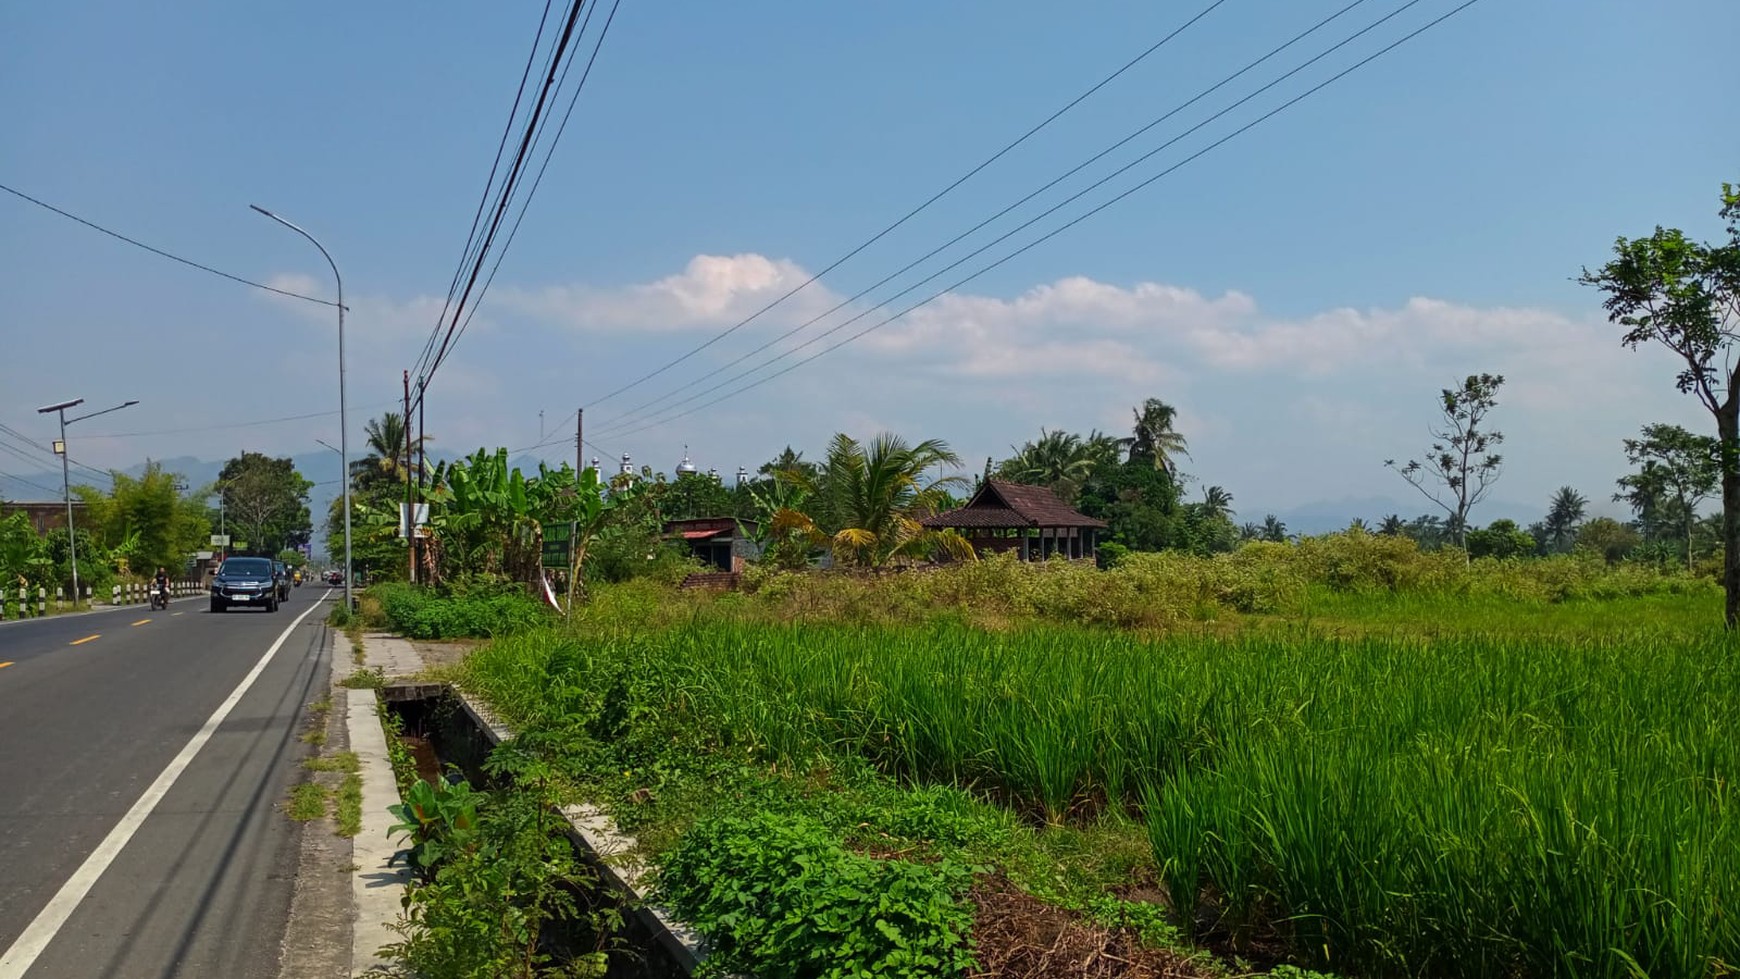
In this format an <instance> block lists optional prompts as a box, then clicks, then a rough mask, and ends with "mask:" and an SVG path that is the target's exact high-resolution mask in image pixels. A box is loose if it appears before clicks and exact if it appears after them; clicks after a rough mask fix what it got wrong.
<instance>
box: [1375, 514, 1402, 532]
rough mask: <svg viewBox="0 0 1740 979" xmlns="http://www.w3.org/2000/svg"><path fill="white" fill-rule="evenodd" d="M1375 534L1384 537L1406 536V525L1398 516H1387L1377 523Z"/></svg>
mask: <svg viewBox="0 0 1740 979" xmlns="http://www.w3.org/2000/svg"><path fill="white" fill-rule="evenodd" d="M1377 532H1378V533H1380V534H1382V535H1383V536H1385V537H1403V536H1406V535H1407V532H1408V523H1407V521H1405V520H1403V519H1402V518H1401V515H1400V514H1395V513H1391V514H1387V515H1386V516H1385V517H1384V518H1383V520H1381V521H1379V522H1378V529H1377Z"/></svg>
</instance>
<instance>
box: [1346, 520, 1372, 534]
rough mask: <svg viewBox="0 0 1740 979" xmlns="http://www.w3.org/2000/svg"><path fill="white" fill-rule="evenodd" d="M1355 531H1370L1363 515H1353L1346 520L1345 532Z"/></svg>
mask: <svg viewBox="0 0 1740 979" xmlns="http://www.w3.org/2000/svg"><path fill="white" fill-rule="evenodd" d="M1355 531H1358V532H1359V533H1362V534H1369V533H1371V528H1370V527H1368V526H1366V523H1365V518H1364V517H1354V518H1353V519H1352V520H1349V521H1348V522H1347V532H1348V533H1350V534H1351V533H1353V532H1355Z"/></svg>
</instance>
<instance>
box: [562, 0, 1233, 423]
mask: <svg viewBox="0 0 1740 979" xmlns="http://www.w3.org/2000/svg"><path fill="white" fill-rule="evenodd" d="M1225 2H1226V0H1214V2H1213V3H1210V4H1209V5H1208V6H1206V7H1204V8H1203V9H1202V10H1200V11H1198V12H1197V13H1196V15H1195V16H1194V17H1191V18H1190V19H1189V20H1187V21H1185V22H1184V23H1183V24H1181V25H1179V26H1178V27H1177V28H1176V29H1174V30H1173V31H1172V32H1171V33H1170V34H1167V35H1166V36H1165V37H1162V38H1161V39H1160V40H1158V41H1156V42H1154V43H1153V44H1152V45H1150V46H1149V47H1148V49H1147V50H1145V51H1143V52H1142V53H1141V54H1138V55H1136V56H1135V57H1134V58H1131V59H1130V60H1129V61H1127V62H1125V63H1124V64H1123V65H1122V66H1121V67H1119V68H1118V70H1116V71H1114V72H1112V73H1111V74H1110V75H1107V76H1106V77H1104V78H1102V79H1100V80H1099V81H1098V82H1096V83H1094V85H1093V86H1092V87H1090V88H1089V89H1088V90H1087V91H1085V92H1083V93H1081V94H1080V95H1077V96H1076V97H1075V98H1073V99H1071V100H1070V101H1069V102H1068V103H1067V104H1066V105H1064V106H1063V108H1061V109H1058V110H1057V111H1056V112H1053V113H1052V114H1051V115H1049V116H1046V117H1045V118H1044V119H1043V120H1041V121H1040V122H1039V124H1038V125H1036V126H1034V127H1033V128H1031V129H1029V130H1027V131H1026V132H1024V133H1022V134H1021V135H1020V136H1017V137H1016V138H1015V139H1014V141H1012V142H1010V143H1009V144H1007V145H1005V146H1004V147H1003V148H1002V149H1000V150H998V151H997V152H995V153H993V154H991V155H990V156H988V157H986V158H985V159H984V160H982V161H980V162H979V164H978V165H977V166H974V167H973V168H972V169H970V170H968V171H967V172H966V173H964V174H962V175H961V176H959V177H957V178H955V181H954V182H953V183H951V184H949V185H948V186H947V187H944V188H943V189H942V190H939V191H937V192H936V193H935V194H933V195H931V197H930V198H929V199H928V200H926V201H925V202H924V203H922V204H920V205H918V206H917V207H915V208H913V209H912V210H910V211H908V212H906V213H905V214H904V215H902V216H901V217H900V219H899V220H897V221H895V222H894V223H893V224H890V225H889V226H888V227H886V228H883V229H882V230H881V231H878V232H876V233H875V234H874V235H871V236H870V237H869V238H867V239H865V240H864V241H862V242H860V243H859V244H858V245H857V246H856V247H854V248H853V249H852V250H851V251H849V252H847V253H846V254H844V255H841V256H840V257H839V258H836V259H834V260H833V261H832V262H830V263H828V265H827V267H825V268H823V269H822V270H821V271H819V272H816V273H815V274H814V275H811V276H810V277H809V278H808V279H805V280H804V281H803V282H800V283H798V284H797V285H796V286H794V287H793V288H792V289H791V290H790V291H788V292H786V293H785V294H784V295H782V296H780V297H778V298H777V299H775V300H773V301H772V302H770V303H768V304H767V305H765V306H763V307H761V308H760V309H758V310H756V311H755V312H753V313H751V314H749V316H747V317H745V318H744V319H742V320H740V321H738V322H737V323H736V324H734V325H732V326H730V327H728V328H727V329H725V330H722V331H721V332H719V333H717V334H714V335H713V336H712V337H711V338H709V339H708V340H706V341H705V342H703V343H701V344H700V345H699V346H696V347H694V348H692V349H690V350H689V351H688V352H686V353H684V354H683V355H682V356H680V357H677V358H676V359H675V360H672V361H670V362H669V363H667V364H664V365H663V366H661V367H658V368H656V369H654V370H652V371H649V372H648V373H646V374H642V375H641V376H640V377H637V378H635V379H634V380H632V381H629V382H628V383H627V384H624V385H622V386H621V387H619V388H617V389H615V390H613V391H611V392H609V393H608V394H605V395H603V396H602V397H599V398H597V399H595V400H593V401H592V402H591V404H588V405H587V406H586V407H588V408H590V407H592V406H593V405H597V404H602V403H604V402H606V401H609V400H610V399H611V398H614V397H616V396H617V395H619V394H621V393H623V392H624V391H627V390H630V389H631V388H634V387H636V386H637V385H640V384H643V383H645V382H646V381H649V380H651V379H653V378H655V377H657V376H658V375H660V374H663V373H664V372H665V371H668V370H670V369H671V368H673V367H675V366H677V365H678V364H681V363H683V362H684V361H686V360H688V359H689V358H690V357H693V356H695V355H696V354H698V353H700V352H701V351H703V350H705V349H707V348H708V347H711V346H712V345H713V344H715V343H718V342H719V341H720V340H723V339H725V338H726V337H728V336H730V335H731V334H733V333H736V332H737V331H738V330H741V329H742V328H744V327H745V326H748V325H749V324H750V323H753V322H755V321H756V320H757V319H760V318H761V316H762V315H763V314H765V313H767V312H769V311H770V310H772V309H773V308H774V307H776V306H778V305H780V304H781V303H783V302H785V301H786V300H787V299H790V298H791V297H793V296H795V295H797V294H798V293H800V292H802V291H803V290H805V289H807V288H809V287H810V286H811V285H814V284H815V283H816V282H817V281H818V280H819V279H821V277H822V276H824V275H827V274H828V273H829V272H832V271H833V270H835V269H837V268H839V267H840V266H841V265H843V264H845V263H846V262H848V261H850V260H851V259H852V258H854V257H855V256H857V255H858V253H860V252H862V251H863V250H864V249H866V248H869V247H870V246H871V245H874V244H875V243H877V242H878V241H881V240H882V239H883V238H884V237H886V236H887V235H888V234H889V233H891V232H893V231H894V230H895V229H897V228H899V227H900V226H902V225H904V224H905V223H906V222H908V221H910V220H912V219H913V218H914V217H917V216H918V215H919V214H920V213H921V212H923V211H924V210H925V209H926V208H929V207H930V206H931V205H932V204H935V203H936V202H937V201H940V200H942V199H943V198H944V197H946V196H948V194H949V193H950V192H952V191H953V190H954V189H955V188H957V187H959V186H960V185H962V184H964V183H966V182H967V181H968V180H971V179H972V178H973V177H974V176H976V175H977V174H978V173H979V172H980V171H982V170H984V169H985V168H986V167H988V166H990V165H991V164H993V163H995V162H997V161H998V160H999V159H1002V158H1003V156H1004V155H1006V154H1007V153H1009V151H1011V150H1013V149H1015V148H1016V147H1017V146H1020V145H1021V144H1022V143H1025V142H1027V140H1028V139H1030V138H1032V137H1033V136H1034V135H1036V134H1037V133H1038V132H1039V131H1040V130H1042V129H1044V128H1045V127H1047V126H1049V125H1051V124H1052V123H1053V122H1055V121H1057V119H1058V118H1059V117H1060V116H1062V115H1063V114H1064V113H1066V112H1068V111H1070V110H1071V109H1073V108H1075V107H1076V106H1078V105H1080V104H1081V103H1082V102H1084V101H1086V100H1087V99H1088V98H1089V97H1090V96H1092V95H1093V94H1094V93H1095V92H1098V91H1099V90H1100V89H1102V88H1104V87H1106V85H1108V84H1110V83H1111V82H1112V81H1113V80H1114V79H1116V78H1117V77H1118V76H1120V75H1122V74H1123V73H1124V72H1126V71H1129V70H1130V69H1131V68H1133V67H1135V66H1136V65H1137V64H1139V63H1140V62H1141V61H1143V60H1144V59H1146V58H1147V57H1148V56H1149V55H1151V54H1153V53H1154V52H1156V51H1158V50H1160V48H1162V47H1164V46H1165V45H1166V44H1167V42H1169V41H1171V40H1172V39H1173V38H1175V37H1177V36H1178V35H1180V34H1182V33H1184V32H1185V31H1186V30H1188V29H1189V28H1190V27H1191V26H1192V25H1194V24H1195V23H1196V22H1197V21H1199V20H1201V19H1202V18H1204V17H1206V16H1208V15H1209V14H1210V13H1212V12H1213V11H1214V9H1215V8H1217V7H1219V6H1220V5H1221V4H1222V3H1225Z"/></svg>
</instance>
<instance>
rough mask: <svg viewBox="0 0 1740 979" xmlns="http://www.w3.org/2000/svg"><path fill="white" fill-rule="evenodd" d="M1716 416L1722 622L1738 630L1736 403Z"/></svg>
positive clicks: (1739, 403)
mask: <svg viewBox="0 0 1740 979" xmlns="http://www.w3.org/2000/svg"><path fill="white" fill-rule="evenodd" d="M1723 408H1724V410H1723V411H1721V412H1719V413H1717V415H1716V431H1717V433H1718V434H1719V435H1720V436H1721V438H1722V447H1721V453H1722V454H1721V460H1722V591H1723V593H1724V594H1725V596H1726V598H1727V603H1726V607H1725V608H1724V611H1723V621H1724V622H1725V623H1726V624H1727V626H1728V628H1729V629H1730V630H1732V629H1735V628H1737V627H1740V399H1734V398H1730V399H1728V403H1727V404H1726V405H1724V406H1723Z"/></svg>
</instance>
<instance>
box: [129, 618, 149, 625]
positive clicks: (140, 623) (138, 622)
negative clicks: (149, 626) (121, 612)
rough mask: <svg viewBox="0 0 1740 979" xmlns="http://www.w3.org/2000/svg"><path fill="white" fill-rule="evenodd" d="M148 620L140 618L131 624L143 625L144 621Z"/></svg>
mask: <svg viewBox="0 0 1740 979" xmlns="http://www.w3.org/2000/svg"><path fill="white" fill-rule="evenodd" d="M150 621H151V620H150V619H140V620H139V621H137V622H135V623H133V624H134V625H144V624H145V623H147V622H150Z"/></svg>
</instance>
